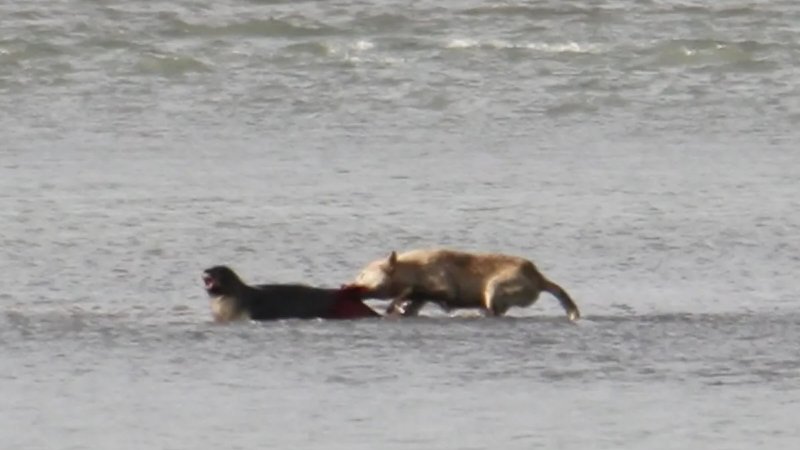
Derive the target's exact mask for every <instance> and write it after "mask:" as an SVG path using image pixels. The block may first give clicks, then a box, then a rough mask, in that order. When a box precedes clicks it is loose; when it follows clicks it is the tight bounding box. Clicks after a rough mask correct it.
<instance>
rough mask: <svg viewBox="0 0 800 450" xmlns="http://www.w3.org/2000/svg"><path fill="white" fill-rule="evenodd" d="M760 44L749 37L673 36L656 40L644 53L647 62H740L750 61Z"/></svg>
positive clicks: (761, 46)
mask: <svg viewBox="0 0 800 450" xmlns="http://www.w3.org/2000/svg"><path fill="white" fill-rule="evenodd" d="M764 47H765V46H763V45H762V44H759V43H756V42H753V41H745V42H723V41H716V40H707V39H701V40H685V39H675V40H669V41H666V42H659V43H657V44H656V45H655V46H653V47H651V48H649V49H647V50H645V52H644V54H645V55H647V57H648V62H650V63H653V64H656V65H662V66H683V65H709V64H726V63H744V62H750V61H753V60H754V55H755V53H756V52H758V51H760V50H762V49H763V48H764Z"/></svg>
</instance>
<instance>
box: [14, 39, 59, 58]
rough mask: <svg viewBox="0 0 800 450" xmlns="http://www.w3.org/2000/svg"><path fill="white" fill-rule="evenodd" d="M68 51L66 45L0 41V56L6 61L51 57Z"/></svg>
mask: <svg viewBox="0 0 800 450" xmlns="http://www.w3.org/2000/svg"><path fill="white" fill-rule="evenodd" d="M68 53H69V49H68V48H67V47H61V46H58V45H54V44H50V43H46V42H28V41H23V40H11V41H0V58H2V59H3V60H4V61H6V62H17V61H24V60H29V59H37V58H53V57H57V56H62V55H66V54H68Z"/></svg>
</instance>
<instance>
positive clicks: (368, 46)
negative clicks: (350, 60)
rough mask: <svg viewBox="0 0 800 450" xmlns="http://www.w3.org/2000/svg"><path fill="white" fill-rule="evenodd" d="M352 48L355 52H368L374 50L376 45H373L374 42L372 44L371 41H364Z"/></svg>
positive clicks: (358, 42)
mask: <svg viewBox="0 0 800 450" xmlns="http://www.w3.org/2000/svg"><path fill="white" fill-rule="evenodd" d="M350 47H351V48H352V49H354V50H358V51H366V50H372V49H373V48H375V44H373V43H372V42H370V41H363V40H362V41H357V42H355V43H354V44H353V45H351V46H350Z"/></svg>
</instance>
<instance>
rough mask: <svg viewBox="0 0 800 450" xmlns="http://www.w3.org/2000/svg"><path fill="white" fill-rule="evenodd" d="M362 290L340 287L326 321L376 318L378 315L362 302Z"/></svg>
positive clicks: (355, 287) (356, 287) (359, 288)
mask: <svg viewBox="0 0 800 450" xmlns="http://www.w3.org/2000/svg"><path fill="white" fill-rule="evenodd" d="M363 295H364V289H363V288H362V287H359V286H342V288H341V289H339V292H338V294H337V295H336V302H335V303H334V304H333V308H331V311H330V313H329V314H328V317H327V318H328V319H357V318H361V317H378V316H380V314H378V313H376V312H375V311H373V309H372V308H370V307H369V306H367V305H366V304H364V302H363Z"/></svg>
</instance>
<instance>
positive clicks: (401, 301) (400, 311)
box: [386, 289, 412, 316]
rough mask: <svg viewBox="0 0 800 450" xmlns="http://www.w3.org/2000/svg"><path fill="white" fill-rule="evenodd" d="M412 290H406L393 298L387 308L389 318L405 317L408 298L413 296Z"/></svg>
mask: <svg viewBox="0 0 800 450" xmlns="http://www.w3.org/2000/svg"><path fill="white" fill-rule="evenodd" d="M411 291H412V290H411V289H406V290H404V291H403V292H401V293H400V295H398V296H397V297H395V298H393V299H392V301H391V302H390V303H389V306H387V307H386V315H387V316H401V315H405V310H406V303H407V302H408V301H409V300H408V296H409V295H411Z"/></svg>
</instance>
